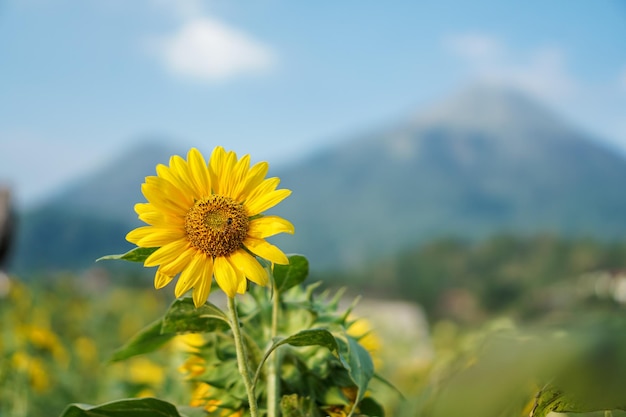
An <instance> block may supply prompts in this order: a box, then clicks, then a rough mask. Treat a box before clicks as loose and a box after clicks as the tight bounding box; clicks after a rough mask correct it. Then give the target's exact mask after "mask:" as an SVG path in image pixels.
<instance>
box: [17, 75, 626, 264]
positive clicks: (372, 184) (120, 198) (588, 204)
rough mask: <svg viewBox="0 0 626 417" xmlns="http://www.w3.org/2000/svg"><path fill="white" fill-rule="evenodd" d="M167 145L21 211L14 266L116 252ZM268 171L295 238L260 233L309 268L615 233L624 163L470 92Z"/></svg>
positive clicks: (580, 136)
mask: <svg viewBox="0 0 626 417" xmlns="http://www.w3.org/2000/svg"><path fill="white" fill-rule="evenodd" d="M180 152H185V150H177V149H173V148H172V149H170V147H168V146H162V145H160V146H159V145H155V144H153V143H146V144H144V145H142V146H140V147H137V148H134V149H131V150H129V152H128V153H127V154H125V155H123V156H122V157H121V158H120V159H119V160H117V161H114V162H113V163H112V164H111V165H110V166H108V167H105V168H104V169H102V170H101V171H98V172H96V173H94V175H92V176H90V177H86V178H84V179H82V180H80V181H78V182H76V183H75V184H74V185H73V186H72V187H69V188H68V189H67V190H66V191H65V192H64V193H62V194H60V195H59V196H57V197H56V198H54V199H53V200H51V201H49V202H48V203H46V204H45V205H43V206H41V207H39V208H37V209H35V210H33V211H32V212H30V213H25V214H24V215H23V217H24V221H23V222H22V224H23V227H21V228H20V229H21V233H20V239H19V241H18V251H17V252H18V257H17V259H16V266H18V267H20V268H23V267H27V266H29V265H32V264H33V261H32V260H33V259H36V260H37V262H38V265H41V266H44V265H48V266H55V267H71V266H74V265H77V262H79V261H82V260H83V259H84V255H83V254H82V253H80V251H81V249H82V250H85V249H86V246H90V247H91V249H93V251H94V253H99V254H106V253H111V252H116V250H114V249H116V248H117V247H119V248H120V249H119V250H118V251H122V250H125V249H127V248H128V246H125V242H124V235H125V232H119V233H118V232H117V230H118V229H119V230H128V229H129V228H130V227H132V226H133V225H135V224H137V223H136V222H137V221H136V219H135V217H136V216H135V214H134V213H133V210H132V208H133V205H134V203H136V202H139V201H142V200H143V198H142V197H141V194H140V184H141V183H142V182H143V179H144V177H145V176H146V175H153V174H154V167H155V165H156V164H157V163H167V161H168V159H169V156H170V155H172V154H173V153H180ZM271 174H272V175H278V176H280V177H281V179H282V183H281V186H282V187H285V188H289V189H291V190H293V194H292V196H291V197H289V198H288V199H287V200H285V201H284V202H283V203H281V204H280V205H279V206H278V207H276V209H275V210H273V211H272V213H276V214H280V215H282V216H284V217H286V218H288V219H290V220H291V221H292V222H293V223H294V224H295V226H296V235H294V236H284V237H277V238H276V239H275V240H274V241H275V242H277V243H279V244H280V245H281V247H283V248H284V249H286V250H287V251H289V252H300V253H304V254H306V255H307V256H309V258H310V259H311V261H312V264H313V265H314V267H317V268H345V267H351V266H354V265H358V264H361V263H362V262H363V261H364V260H369V259H373V258H376V257H383V256H386V255H389V254H391V253H394V252H396V251H398V250H400V249H401V248H403V247H406V246H407V245H415V244H419V243H422V242H426V241H428V240H430V239H433V238H437V237H442V236H449V235H452V236H457V237H462V238H466V239H470V240H474V239H482V238H485V237H487V236H490V235H492V234H494V233H499V232H503V231H506V232H511V233H520V234H525V235H530V234H534V233H539V232H553V233H555V234H559V235H564V236H590V237H597V238H601V239H613V238H618V237H622V236H626V216H624V215H623V213H626V194H625V193H623V185H622V184H623V180H624V178H626V160H624V158H622V157H621V156H619V155H617V154H616V153H614V152H612V151H610V150H609V149H607V148H605V147H603V146H602V145H601V144H600V142H599V141H597V140H595V138H594V137H593V136H590V135H588V134H586V133H585V132H581V131H580V130H578V129H576V128H575V127H573V126H571V125H569V124H568V123H566V122H565V121H563V120H561V119H560V118H559V117H558V116H556V115H554V114H553V113H552V112H550V111H549V110H547V109H545V108H544V107H543V106H542V105H541V104H540V103H537V102H535V101H533V100H532V99H530V98H528V97H526V96H524V95H522V94H520V93H518V92H515V91H511V90H506V89H498V88H493V87H484V86H478V87H474V88H470V89H468V90H465V91H462V92H461V93H459V94H458V95H456V96H453V97H450V98H448V99H446V100H444V101H442V102H441V103H438V104H436V105H434V106H432V107H430V108H428V109H425V110H423V111H420V112H419V113H417V114H416V115H415V116H414V117H409V118H406V119H404V120H402V121H401V122H398V123H394V124H391V125H390V126H387V127H384V128H381V129H378V130H377V131H372V132H370V133H368V134H365V135H360V136H357V137H354V138H352V139H351V140H347V141H342V142H341V143H340V144H338V145H336V146H333V147H329V148H327V149H325V150H322V151H319V152H318V153H317V154H314V155H311V156H310V157H308V158H305V159H303V160H298V161H294V163H293V164H292V165H290V166H287V167H284V169H282V170H280V171H279V172H278V171H277V172H271ZM53 213H63V214H64V217H65V220H64V221H65V222H67V225H66V227H68V228H72V227H74V228H76V222H74V220H73V219H74V218H76V219H79V218H80V219H82V220H81V221H84V222H85V223H84V224H85V225H91V226H92V227H93V226H94V225H96V224H100V225H104V224H108V226H106V227H104V226H103V228H104V229H105V230H106V231H109V232H112V231H114V230H115V231H116V233H115V236H109V234H107V233H104V234H101V233H98V232H97V231H88V229H89V228H88V227H84V228H81V229H80V231H77V232H76V233H78V234H79V235H80V233H83V234H86V235H87V236H82V237H81V238H77V237H76V236H64V238H63V240H59V239H60V236H50V235H49V230H48V229H49V228H50V225H51V224H55V223H54V221H53V220H52V219H48V221H45V222H44V221H42V220H41V219H43V218H44V217H45V216H48V217H50V216H52V217H54V218H55V219H56V220H55V221H60V220H58V217H56V216H54V215H53ZM37 219H39V221H37ZM89 219H92V220H89ZM61 229H63V227H61ZM110 234H113V233H110ZM55 239H56V240H55ZM109 239H111V240H109ZM44 242H45V243H44ZM86 242H89V243H86ZM107 245H108V246H107ZM114 245H117V246H114ZM50 246H54V247H56V248H57V249H58V250H61V248H63V249H64V250H67V251H68V253H72V254H73V255H75V257H74V261H71V262H68V263H67V264H65V263H63V264H60V265H59V264H55V263H54V260H53V259H52V258H50V254H51V253H52V252H50V251H48V252H41V251H42V250H44V249H45V248H46V247H50ZM35 248H39V249H38V250H35Z"/></svg>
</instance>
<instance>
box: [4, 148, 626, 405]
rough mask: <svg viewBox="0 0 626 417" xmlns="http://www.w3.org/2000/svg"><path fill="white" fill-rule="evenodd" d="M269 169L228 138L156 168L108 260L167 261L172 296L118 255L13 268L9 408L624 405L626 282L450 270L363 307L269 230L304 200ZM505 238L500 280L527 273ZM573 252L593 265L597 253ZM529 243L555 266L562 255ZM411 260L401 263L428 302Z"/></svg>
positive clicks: (288, 227)
mask: <svg viewBox="0 0 626 417" xmlns="http://www.w3.org/2000/svg"><path fill="white" fill-rule="evenodd" d="M267 168H268V166H267V164H266V163H259V164H256V165H254V166H252V167H250V164H249V157H248V156H244V157H243V158H238V157H237V155H236V154H235V153H234V152H232V151H231V152H226V151H225V150H224V149H222V148H220V147H218V148H216V149H215V150H214V152H213V154H212V155H211V157H210V159H209V161H208V162H206V161H205V159H204V157H203V156H202V155H201V154H200V153H199V152H198V151H197V150H195V149H192V150H190V151H189V153H188V154H187V159H184V158H182V157H180V156H174V157H172V159H171V160H170V164H169V166H165V165H159V166H158V167H157V169H156V173H157V175H156V176H149V177H146V181H145V183H144V184H143V185H142V192H143V194H144V196H145V197H146V200H147V201H146V202H142V203H138V204H137V205H136V206H135V211H136V212H137V214H138V217H139V219H140V220H141V221H143V222H144V223H146V225H145V226H140V227H138V228H136V229H134V230H132V231H130V232H129V233H128V234H127V235H126V238H127V240H128V241H130V242H132V243H134V244H135V245H136V247H135V248H134V249H132V250H130V251H129V252H127V253H124V254H117V255H105V254H103V255H105V256H103V257H102V258H101V259H100V261H102V262H104V263H105V264H107V263H108V264H110V263H116V262H120V261H130V262H134V263H135V264H140V265H142V266H145V267H148V268H155V269H150V270H144V271H152V272H151V276H149V277H148V278H149V279H151V280H153V285H154V287H155V288H156V289H162V288H164V287H167V286H169V284H170V283H173V282H175V284H174V285H173V287H174V288H173V291H166V290H164V291H155V290H154V289H153V288H148V286H147V285H138V284H137V283H136V282H135V285H129V284H130V283H131V282H133V280H132V279H130V278H129V279H124V277H120V276H116V275H119V274H123V272H120V271H124V270H118V269H115V268H113V269H111V268H109V267H106V266H103V267H100V266H98V267H94V268H92V269H90V270H88V271H86V272H84V273H82V274H80V275H76V274H68V275H62V276H59V275H54V276H47V275H39V276H36V277H35V276H33V277H17V276H8V275H5V274H4V273H2V274H0V336H1V337H0V416H2V417H5V416H6V417H24V416H29V417H30V416H51V417H120V416H129V417H146V416H161V417H200V416H205V417H212V416H213V417H217V416H219V417H244V416H250V417H260V416H264V417H265V416H267V417H278V416H284V417H350V416H355V417H357V416H370V417H375V416H378V417H383V416H400V417H405V416H406V417H414V416H415V417H417V416H429V417H454V416H460V415H462V416H480V417H515V416H528V417H546V416H548V415H551V416H554V415H559V414H561V415H581V416H605V417H607V416H619V415H626V412H625V411H624V410H626V400H625V398H626V396H625V391H624V387H626V315H625V314H624V305H625V304H626V295H625V294H626V274H624V273H620V272H619V271H617V272H615V271H608V272H607V271H597V272H596V273H586V274H579V276H576V277H573V278H572V277H568V278H567V279H566V280H563V281H555V282H551V283H550V284H549V285H542V286H541V287H542V290H544V289H549V290H550V291H549V292H548V293H545V292H542V291H536V290H537V288H535V287H532V286H528V287H527V288H525V287H522V286H519V285H513V284H520V282H517V283H515V282H510V281H507V282H499V281H498V279H496V278H493V277H492V278H490V279H494V281H493V284H494V285H489V286H485V285H482V286H478V287H476V288H472V286H471V285H469V286H468V285H466V283H464V282H463V280H460V281H456V282H454V281H448V282H449V283H450V284H451V285H450V288H445V287H431V289H430V290H431V291H432V293H431V294H432V300H435V299H436V300H437V303H435V302H430V303H429V301H432V300H429V299H426V298H422V299H421V301H422V303H421V304H423V305H424V306H425V308H426V310H423V309H422V307H420V304H417V303H414V302H409V301H406V300H407V299H409V298H410V297H407V295H408V294H403V295H404V297H403V298H404V299H405V301H402V302H401V301H398V300H396V301H385V300H382V299H380V298H377V297H371V296H370V297H365V298H363V299H360V297H359V296H358V291H356V287H357V286H356V285H353V288H350V289H349V290H350V291H344V289H340V288H336V287H327V284H325V283H332V282H333V278H332V277H329V276H326V277H324V280H323V282H322V281H315V280H313V279H311V278H310V277H309V263H308V260H307V258H306V257H305V256H303V255H299V254H285V253H283V252H282V250H281V249H279V248H278V247H276V246H274V245H273V244H271V243H270V242H269V241H267V240H266V238H269V237H271V236H273V235H276V234H279V233H294V231H295V230H294V227H293V225H292V224H291V223H290V222H289V221H288V220H286V219H282V218H280V217H277V216H272V215H265V214H264V211H265V210H267V209H269V208H271V207H273V206H274V205H276V204H278V203H280V202H281V201H282V200H283V199H285V198H286V197H288V196H289V194H290V191H289V190H284V189H279V188H277V187H278V185H279V180H278V179H277V178H268V179H266V178H265V175H266V173H267ZM509 243H511V242H510V241H509ZM497 247H498V249H499V250H498V251H496V252H497V256H496V257H495V258H494V259H496V261H494V262H496V263H497V265H498V268H496V269H497V270H498V271H499V273H498V274H496V275H497V276H498V277H500V276H502V274H504V276H506V275H507V274H509V275H510V276H511V277H517V276H518V275H519V274H517V272H516V271H518V267H519V266H520V265H515V268H513V269H511V268H510V266H511V264H510V263H506V265H504V264H503V263H502V260H503V259H505V258H506V257H505V256H503V251H502V250H500V249H501V248H502V247H504V246H503V245H502V244H499V245H497ZM509 247H510V248H512V249H511V251H512V252H513V253H515V254H518V252H519V251H518V249H516V246H515V245H510V246H509ZM557 247H558V245H557ZM443 248H444V249H445V250H444V251H443V252H441V251H438V252H434V253H435V254H436V253H440V254H441V253H443V254H444V255H445V256H442V257H441V258H436V257H433V252H430V253H429V255H428V256H427V259H424V260H423V261H422V262H420V265H422V266H423V265H434V266H436V268H434V269H435V270H438V271H440V270H444V269H445V268H444V269H441V268H440V267H441V266H447V265H450V264H452V263H451V262H450V261H451V260H453V259H456V262H454V265H456V267H455V268H457V269H456V270H454V271H448V273H447V275H449V276H450V277H454V276H460V277H467V276H468V275H469V274H468V273H467V271H461V270H460V269H458V268H459V266H460V265H466V266H468V267H471V268H473V267H474V266H475V265H476V262H475V260H476V259H477V258H475V257H474V258H472V259H471V260H468V261H467V262H466V261H465V260H464V258H463V257H462V256H464V255H461V253H460V252H454V251H456V250H457V246H454V245H453V246H452V247H450V246H449V245H444V247H443ZM440 249H441V248H440ZM574 249H577V248H574ZM595 249H596V248H595V247H594V250H595ZM618 249H619V248H618ZM450 250H453V252H450ZM620 250H621V249H620ZM478 252H479V253H478V255H480V256H483V258H481V261H480V264H481V265H482V266H481V268H482V271H483V274H484V273H485V271H488V270H489V268H487V264H488V263H489V262H485V258H484V253H483V252H482V251H478ZM558 252H559V254H560V255H559V256H561V258H563V259H565V260H568V261H569V260H570V259H574V258H575V259H587V260H586V261H585V264H584V265H585V266H590V265H596V263H594V262H592V261H593V259H596V258H597V256H598V255H594V256H592V257H588V256H587V257H585V256H582V257H581V256H580V253H579V254H578V255H577V256H576V257H573V256H571V257H570V256H565V257H563V256H562V255H563V251H562V250H559V251H558ZM599 252H601V251H599ZM451 253H455V254H456V255H455V256H450V254H451ZM534 253H535V252H533V251H530V255H529V256H528V259H534V260H535V263H534V264H533V265H534V268H536V270H535V271H541V270H542V269H543V267H542V266H543V265H544V264H545V259H546V256H545V255H546V253H547V252H546V251H544V250H541V255H542V256H541V257H539V258H535V257H534V256H532V254H534ZM585 253H596V252H585ZM615 253H618V252H615ZM618 258H619V259H622V257H619V256H618ZM414 259H416V258H415V257H414V256H410V257H407V258H406V259H405V261H406V262H407V263H409V264H410V262H413V261H414ZM607 259H608V258H607ZM460 260H463V262H460ZM518 260H519V257H518ZM429 262H430V263H429ZM603 262H604V261H603ZM547 263H548V264H549V265H550V270H551V271H554V263H553V262H552V261H551V260H548V262H547ZM528 265H530V264H529V263H528V262H527V261H526V259H525V260H524V262H522V265H521V266H522V267H524V266H526V267H528ZM564 265H565V264H562V266H564ZM580 265H582V264H580V262H578V261H577V262H574V263H573V264H571V265H570V268H571V270H568V271H569V272H571V273H576V274H578V272H580V271H579V270H578V269H577V268H579V266H580ZM616 265H617V264H616ZM136 266H137V265H136ZM618 266H619V265H618ZM418 267H419V265H418ZM522 269H523V268H522ZM130 270H132V268H131V269H129V270H125V271H130ZM416 270H417V269H403V268H398V269H396V272H398V271H402V273H400V272H398V274H399V275H401V279H402V281H399V280H398V282H402V283H403V284H402V285H401V289H403V290H405V292H406V290H408V289H412V291H415V293H416V294H417V296H416V297H415V298H417V299H419V296H421V294H420V291H419V290H417V289H416V288H418V289H419V288H420V287H419V286H418V285H415V283H420V285H421V283H423V282H424V281H421V280H420V279H423V278H424V276H423V275H416V274H415V272H414V271H416ZM411 271H413V272H411ZM511 271H513V272H514V273H513V274H511ZM500 272H501V273H502V274H501V273H500ZM126 273H128V272H126ZM370 273H372V274H375V273H385V271H381V270H376V269H372V270H371V271H370ZM475 273H476V271H472V274H475ZM549 275H550V276H553V275H554V274H553V272H551V273H550V274H549ZM486 276H487V275H486ZM520 276H521V275H520ZM144 277H145V275H144ZM344 280H345V277H344ZM479 281H480V280H476V282H479ZM324 282H325V283H324ZM346 282H350V280H349V279H348V280H346ZM484 282H492V281H491V280H484ZM123 283H126V285H124V284H123ZM352 283H353V284H354V282H352ZM411 283H413V285H412V286H411V285H410V284H411ZM432 283H433V281H431V284H432ZM504 284H507V285H504ZM526 284H527V283H526ZM542 284H545V282H544V283H542ZM548 287H549V288H548ZM422 288H427V287H422ZM513 290H515V291H513ZM440 292H443V293H444V294H445V296H441V294H440ZM347 294H357V295H355V296H353V295H347ZM437 294H439V295H437ZM476 294H478V295H481V296H482V297H483V298H482V299H481V298H480V296H479V297H476ZM546 294H549V296H546ZM507 297H508V298H507ZM500 299H508V300H510V301H511V302H508V303H504V304H506V305H509V304H510V305H513V304H514V305H516V306H517V307H518V312H517V313H515V312H514V311H511V310H510V309H506V308H503V305H504V304H503V303H502V302H501V300H500ZM476 300H479V301H476ZM494 300H495V301H498V302H495V303H494ZM512 301H515V303H513V302H512ZM525 304H526V305H530V306H531V307H528V306H527V308H522V307H521V306H523V305H525ZM548 304H549V305H550V307H549V308H547V307H545V305H548ZM481 306H482V307H481ZM541 306H543V307H541ZM443 307H445V308H444V309H443V310H442V309H441V308H443ZM437 308H439V310H437ZM520 311H521V312H523V313H521V314H520V313H519V312H520ZM539 311H541V313H540V312H539ZM451 312H452V313H453V314H450V313H451ZM470 312H471V313H472V314H471V319H469V318H468V317H467V316H468V314H469V313H470ZM464 316H465V317H464Z"/></svg>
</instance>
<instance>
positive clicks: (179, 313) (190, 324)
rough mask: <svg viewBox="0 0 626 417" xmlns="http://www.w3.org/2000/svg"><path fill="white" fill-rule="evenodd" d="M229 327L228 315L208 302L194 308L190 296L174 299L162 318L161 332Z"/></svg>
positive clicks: (183, 331)
mask: <svg viewBox="0 0 626 417" xmlns="http://www.w3.org/2000/svg"><path fill="white" fill-rule="evenodd" d="M228 327H229V321H228V316H226V314H225V313H224V312H223V311H222V310H220V309H219V307H217V306H216V305H214V304H211V303H209V302H207V303H205V304H203V305H201V306H200V307H198V308H196V306H195V305H194V303H193V300H192V298H191V297H184V298H179V299H177V300H174V302H173V303H172V305H171V306H170V308H169V309H168V310H167V313H165V317H164V318H163V327H162V328H161V333H164V334H165V333H189V332H196V333H207V332H214V331H217V330H224V329H227V328H228Z"/></svg>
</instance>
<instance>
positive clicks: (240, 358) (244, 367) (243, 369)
mask: <svg viewBox="0 0 626 417" xmlns="http://www.w3.org/2000/svg"><path fill="white" fill-rule="evenodd" d="M228 312H229V313H230V327H231V329H232V330H233V336H234V337H235V349H236V350H237V365H238V366H239V373H240V374H241V377H242V378H243V384H244V385H245V387H246V391H247V392H248V403H249V405H250V417H258V415H259V411H258V406H257V403H256V395H255V394H254V388H253V386H252V380H251V379H250V370H249V368H248V355H247V354H246V350H245V347H244V345H243V340H242V338H241V329H240V328H239V317H238V315H237V307H236V306H235V297H228Z"/></svg>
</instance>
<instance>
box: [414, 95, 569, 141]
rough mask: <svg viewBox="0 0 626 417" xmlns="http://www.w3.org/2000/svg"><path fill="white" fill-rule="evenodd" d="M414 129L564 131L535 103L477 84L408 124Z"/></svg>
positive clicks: (421, 113)
mask: <svg viewBox="0 0 626 417" xmlns="http://www.w3.org/2000/svg"><path fill="white" fill-rule="evenodd" d="M411 125H414V126H418V127H419V126H433V125H445V126H447V127H451V128H456V129H463V130H466V129H471V130H476V129H478V130H485V129H489V130H492V131H494V132H496V133H505V132H506V131H511V129H515V130H521V131H524V132H527V131H528V130H529V129H532V130H533V131H536V130H542V131H552V132H554V131H560V130H563V129H565V124H563V123H562V122H561V121H560V120H559V118H558V117H557V116H556V115H555V114H554V113H552V112H551V111H549V110H548V109H546V108H545V107H544V106H543V105H542V104H540V102H539V101H538V100H534V99H533V98H531V97H530V96H529V95H528V94H526V93H523V92H521V91H519V90H515V89H512V88H510V87H503V86H499V85H490V84H478V85H473V86H471V87H469V88H466V89H464V90H462V91H461V92H459V93H457V94H455V95H453V96H451V97H448V98H447V99H444V100H443V101H441V102H439V103H436V104H434V105H433V106H432V107H430V108H428V109H426V110H424V111H422V112H420V113H419V114H418V115H417V116H416V117H414V118H413V119H412V121H411Z"/></svg>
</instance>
